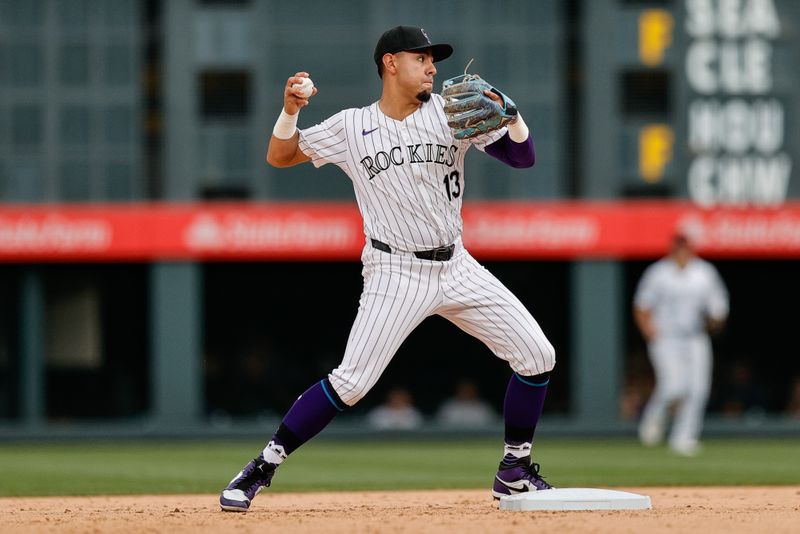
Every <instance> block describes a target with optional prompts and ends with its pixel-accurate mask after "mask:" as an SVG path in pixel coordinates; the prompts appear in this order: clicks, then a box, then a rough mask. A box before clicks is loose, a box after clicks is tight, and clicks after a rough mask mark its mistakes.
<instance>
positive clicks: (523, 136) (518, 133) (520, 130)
mask: <svg viewBox="0 0 800 534" xmlns="http://www.w3.org/2000/svg"><path fill="white" fill-rule="evenodd" d="M529 133H530V132H529V131H528V125H527V124H525V121H524V120H522V115H520V114H519V112H517V120H515V121H514V122H512V123H510V124H509V125H508V136H509V137H510V138H511V140H512V141H514V142H515V143H522V142H524V141H525V140H527V139H528V134H529Z"/></svg>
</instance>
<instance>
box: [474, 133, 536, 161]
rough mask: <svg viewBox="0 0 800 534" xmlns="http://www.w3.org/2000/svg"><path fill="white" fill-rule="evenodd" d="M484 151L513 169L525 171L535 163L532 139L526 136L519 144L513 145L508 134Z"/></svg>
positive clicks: (487, 146)
mask: <svg viewBox="0 0 800 534" xmlns="http://www.w3.org/2000/svg"><path fill="white" fill-rule="evenodd" d="M484 151H485V152H486V153H487V154H489V155H490V156H492V157H493V158H496V159H499V160H500V161H502V162H503V163H505V164H506V165H510V166H511V167H514V168H515V169H525V168H527V167H533V164H534V163H535V162H536V153H535V152H534V149H533V137H531V136H530V135H528V138H527V139H526V140H525V141H523V142H521V143H515V142H514V141H512V140H511V138H510V137H509V136H508V132H506V134H505V135H504V136H503V137H501V138H500V139H498V140H497V141H495V142H494V143H492V144H491V145H486V147H485V148H484Z"/></svg>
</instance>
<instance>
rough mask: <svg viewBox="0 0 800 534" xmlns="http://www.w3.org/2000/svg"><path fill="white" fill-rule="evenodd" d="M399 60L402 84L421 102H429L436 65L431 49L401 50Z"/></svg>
mask: <svg viewBox="0 0 800 534" xmlns="http://www.w3.org/2000/svg"><path fill="white" fill-rule="evenodd" d="M395 58H396V61H397V67H398V68H397V79H398V82H399V83H400V85H401V86H402V87H403V88H404V89H406V90H407V91H408V92H409V93H410V94H413V95H414V96H415V97H416V99H417V100H419V101H420V102H427V101H428V100H430V98H431V92H432V91H433V77H434V76H435V75H436V67H435V66H434V65H433V54H431V52H430V50H423V51H420V52H399V53H397V54H396V56H395Z"/></svg>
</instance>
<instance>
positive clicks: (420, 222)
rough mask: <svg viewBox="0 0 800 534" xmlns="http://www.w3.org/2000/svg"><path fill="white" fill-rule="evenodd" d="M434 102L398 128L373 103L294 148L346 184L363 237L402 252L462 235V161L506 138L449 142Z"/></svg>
mask: <svg viewBox="0 0 800 534" xmlns="http://www.w3.org/2000/svg"><path fill="white" fill-rule="evenodd" d="M443 106H444V99H443V98H442V97H441V95H438V94H433V95H431V99H430V100H429V101H428V102H426V103H424V104H421V105H420V107H419V109H417V110H416V111H415V112H414V113H412V114H411V115H409V116H408V117H406V118H405V119H404V120H402V121H398V120H395V119H393V118H391V117H388V116H386V115H385V114H384V113H383V112H382V111H381V109H380V106H379V105H378V102H374V103H373V104H371V105H369V106H366V107H363V108H352V109H345V110H342V111H340V112H339V113H337V114H335V115H333V116H332V117H330V118H329V119H327V120H325V121H323V122H322V123H320V124H317V125H315V126H312V127H310V128H305V129H303V130H300V139H299V148H300V150H302V151H303V153H304V154H306V155H307V156H308V157H310V158H311V161H312V163H313V164H314V165H315V166H316V167H320V166H322V165H324V164H326V163H333V164H334V165H337V166H338V167H339V168H341V169H342V170H343V171H344V172H345V173H346V174H347V176H348V177H349V178H350V179H351V180H352V181H353V188H354V190H355V194H356V201H357V202H358V207H359V210H360V211H361V217H362V218H363V220H364V233H365V234H366V237H367V238H372V239H377V240H379V241H382V242H384V243H386V244H388V245H389V246H391V247H392V248H395V249H397V250H403V251H414V250H429V249H433V248H437V247H440V246H443V245H449V244H451V243H454V242H455V241H456V240H457V239H458V237H459V236H460V235H461V231H462V226H463V224H462V220H461V203H462V198H463V191H464V183H465V180H464V158H465V156H466V152H467V150H468V149H469V147H471V146H475V147H476V148H478V149H479V150H483V149H484V147H485V146H486V145H488V144H490V143H493V142H494V141H496V140H498V139H499V138H500V137H502V136H503V135H504V134H505V133H506V129H505V128H503V129H500V130H497V131H495V132H492V133H490V134H487V135H483V136H479V137H476V138H473V139H469V140H456V139H455V138H453V134H452V132H451V131H450V128H449V127H448V126H447V119H446V117H445V115H444V110H443Z"/></svg>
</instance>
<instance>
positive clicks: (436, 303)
mask: <svg viewBox="0 0 800 534" xmlns="http://www.w3.org/2000/svg"><path fill="white" fill-rule="evenodd" d="M361 260H362V262H363V265H364V268H363V271H362V274H363V276H364V290H363V292H362V294H361V300H360V302H359V307H358V314H357V316H356V319H355V322H354V323H353V327H352V329H351V331H350V337H349V339H348V341H347V348H346V349H345V354H344V359H343V360H342V363H341V364H340V365H339V366H338V367H337V368H336V369H334V370H333V371H332V372H331V374H330V375H329V379H330V382H331V385H332V386H333V388H334V389H335V390H336V393H337V394H338V395H339V397H340V398H341V399H342V401H343V402H345V403H346V404H348V405H349V406H352V405H354V404H355V403H357V402H358V401H359V400H361V399H362V398H363V397H364V395H366V394H367V392H368V391H369V390H370V389H372V387H373V386H374V385H375V384H376V383H377V381H378V379H379V378H380V376H381V374H382V373H383V371H384V369H386V366H387V365H388V364H389V362H390V361H391V359H392V357H393V356H394V355H395V353H396V352H397V349H398V348H399V347H400V345H401V344H402V343H403V341H404V340H405V339H406V337H408V335H409V334H410V333H411V331H412V330H414V328H416V327H417V326H418V325H419V324H420V323H421V322H422V321H423V320H424V319H425V318H426V317H429V316H431V315H434V314H437V315H441V316H442V317H444V318H445V319H448V320H449V321H451V322H452V323H453V324H455V325H456V326H458V327H459V328H461V329H462V330H463V331H465V332H467V333H468V334H471V335H472V336H474V337H476V338H478V339H480V340H481V341H483V342H484V343H485V344H486V346H488V347H489V349H490V350H491V351H492V352H493V353H494V354H495V355H496V356H497V357H498V358H502V359H503V360H506V361H507V362H508V363H509V365H510V366H511V368H512V369H513V370H514V371H515V372H516V373H518V374H521V375H524V376H532V375H537V374H540V373H544V372H547V371H550V370H551V369H552V368H553V366H554V365H555V350H554V349H553V346H552V345H551V344H550V342H549V341H548V340H547V338H546V337H545V335H544V333H543V332H542V329H541V328H540V327H539V325H538V323H537V322H536V320H535V319H534V318H533V316H532V315H531V314H530V312H528V310H526V309H525V307H524V306H523V305H522V303H521V302H520V301H519V299H518V298H517V297H515V296H514V295H513V294H512V293H511V291H509V290H508V289H507V288H506V287H505V286H504V285H503V284H502V283H501V282H500V281H499V280H498V279H497V278H495V277H494V275H492V274H491V273H490V272H489V271H488V270H486V269H485V268H484V267H483V266H482V265H480V264H479V263H478V262H477V261H475V259H474V258H473V257H472V256H471V255H470V254H469V253H468V252H467V251H466V249H464V247H463V245H462V244H461V241H460V240H459V241H458V242H457V243H456V248H455V251H454V254H453V258H452V259H451V260H450V261H429V260H421V259H419V258H416V257H415V256H413V254H410V253H402V252H400V253H388V252H382V251H380V250H377V249H375V248H373V247H372V246H371V245H369V244H367V245H366V246H365V247H364V251H363V252H362V255H361Z"/></svg>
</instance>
